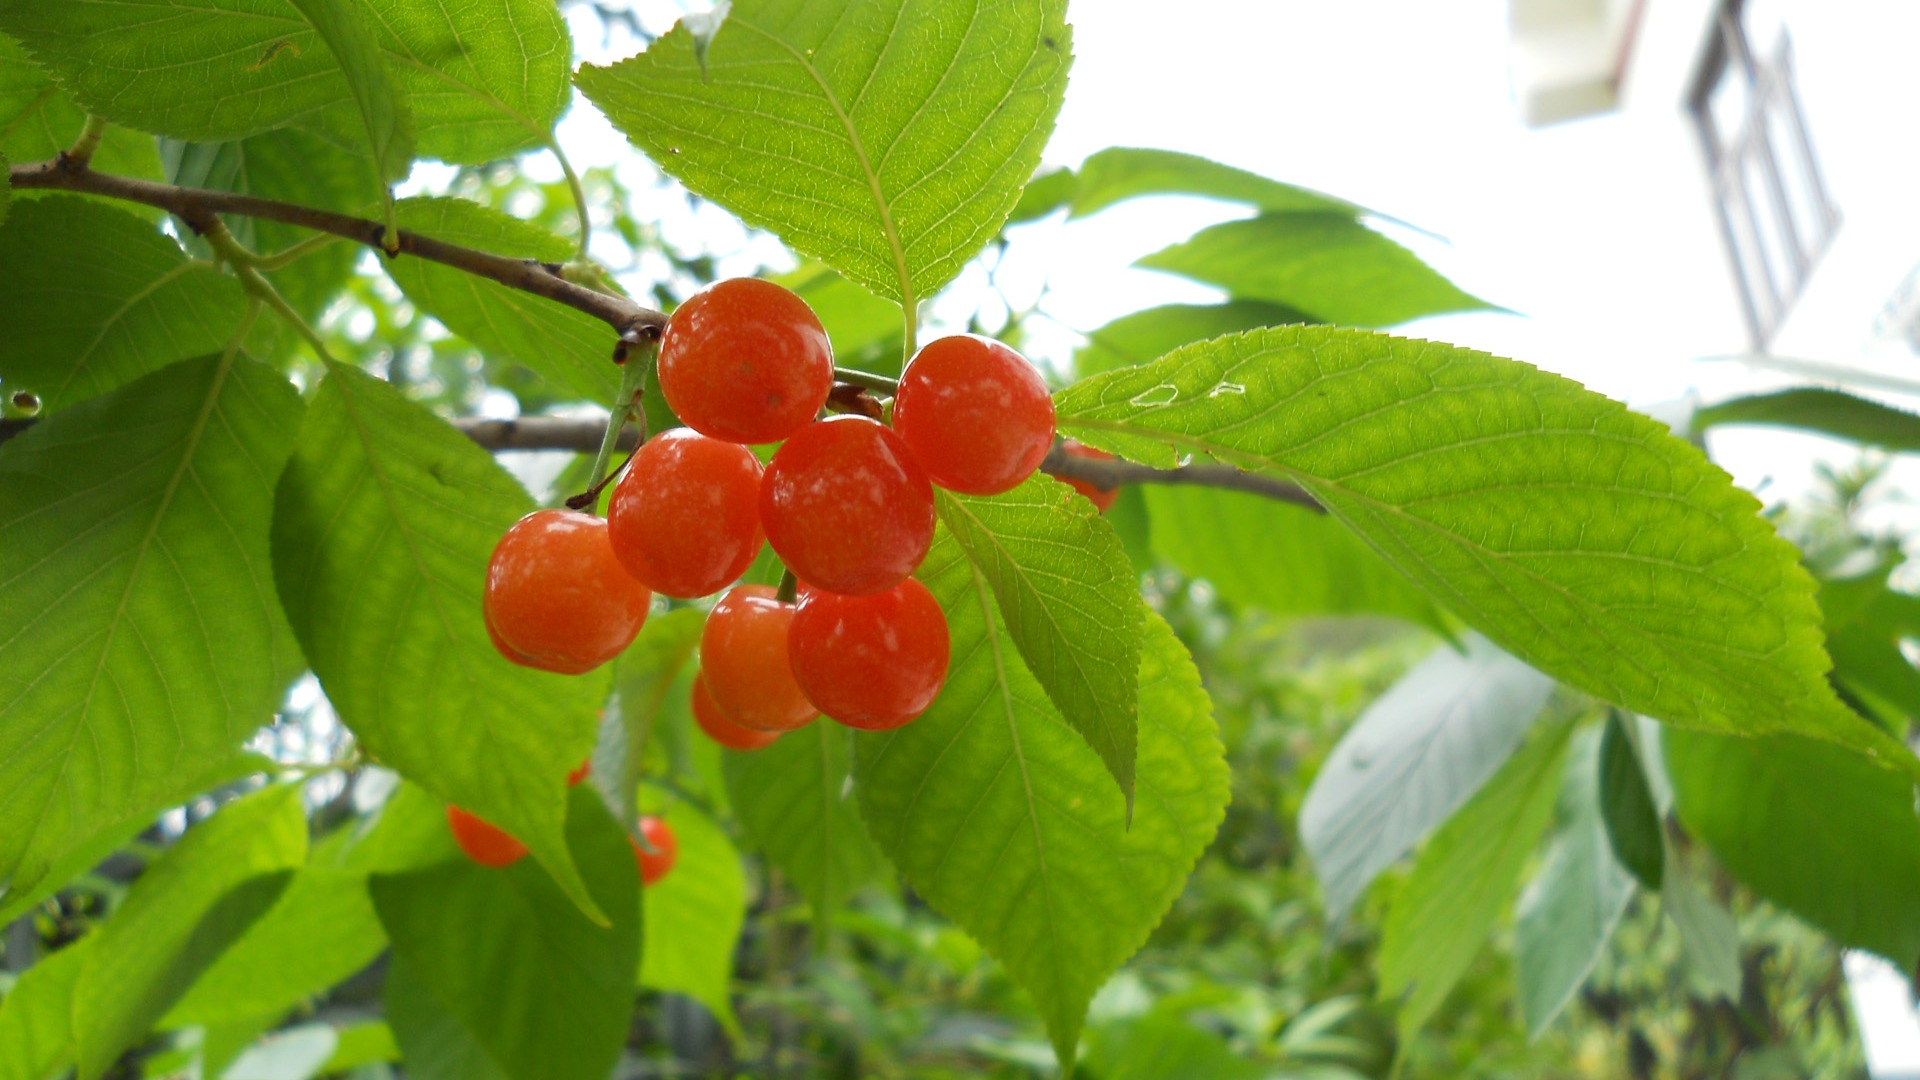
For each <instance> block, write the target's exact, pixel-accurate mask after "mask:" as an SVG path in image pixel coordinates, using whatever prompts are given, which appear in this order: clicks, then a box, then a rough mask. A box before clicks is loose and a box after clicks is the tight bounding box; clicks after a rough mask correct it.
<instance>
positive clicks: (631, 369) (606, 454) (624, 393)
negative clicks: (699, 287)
mask: <svg viewBox="0 0 1920 1080" xmlns="http://www.w3.org/2000/svg"><path fill="white" fill-rule="evenodd" d="M614 356H615V358H616V359H617V360H618V361H619V363H620V392H619V393H618V394H617V395H615V397H614V399H613V409H612V411H610V412H609V413H608V414H607V430H606V433H605V434H603V435H602V436H601V437H600V452H599V453H598V454H596V455H594V459H593V471H592V472H591V473H590V474H588V475H590V476H591V477H592V478H593V479H592V481H591V482H589V483H588V484H587V490H585V491H583V492H581V493H580V494H578V495H575V496H573V497H572V498H570V499H568V500H567V506H568V507H569V508H571V509H574V510H586V511H588V512H589V513H591V512H592V510H591V508H592V507H593V505H594V504H595V503H597V502H599V500H600V492H601V491H603V490H605V489H606V486H607V484H609V483H610V482H612V480H613V478H614V477H615V476H618V475H619V470H614V471H613V472H608V471H607V466H608V465H609V464H611V463H612V462H613V450H614V447H615V446H617V445H618V444H619V442H620V431H621V429H623V428H625V427H626V426H627V422H628V421H629V420H637V421H639V422H640V423H641V424H643V425H644V424H645V423H646V420H645V418H644V417H645V414H644V413H642V412H641V411H640V387H641V384H642V383H643V382H644V381H645V380H646V377H647V368H648V367H649V366H650V365H652V363H653V352H652V350H647V351H646V352H644V353H642V354H641V355H640V356H639V357H637V358H636V357H634V356H631V355H630V354H629V346H628V343H627V342H626V341H622V342H621V343H620V344H619V346H617V347H616V348H615V349H614ZM646 434H647V433H646V431H645V430H644V429H643V430H642V431H641V432H640V441H641V442H645V441H646ZM627 460H628V461H631V460H633V455H632V454H629V455H627ZM622 467H623V468H624V467H625V466H624V465H623V466H622Z"/></svg>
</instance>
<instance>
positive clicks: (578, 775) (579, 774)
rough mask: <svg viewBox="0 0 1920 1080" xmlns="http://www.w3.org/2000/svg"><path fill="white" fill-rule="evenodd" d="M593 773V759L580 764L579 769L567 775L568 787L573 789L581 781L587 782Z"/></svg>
mask: <svg viewBox="0 0 1920 1080" xmlns="http://www.w3.org/2000/svg"><path fill="white" fill-rule="evenodd" d="M592 773H593V759H592V758H588V759H587V760H585V761H583V762H581V763H580V767H579V768H577V769H575V770H573V771H572V772H570V773H568V774H567V786H568V787H572V786H574V785H575V784H578V783H579V782H580V781H582V780H585V779H586V778H587V777H588V776H589V775H591V774H592Z"/></svg>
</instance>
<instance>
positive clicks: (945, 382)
mask: <svg viewBox="0 0 1920 1080" xmlns="http://www.w3.org/2000/svg"><path fill="white" fill-rule="evenodd" d="M893 430H894V431H896V432H898V433H899V434H900V438H901V439H903V440H905V442H906V444H907V447H908V449H910V450H912V451H913V456H914V458H915V459H916V460H917V461H919V462H920V465H921V466H922V467H923V468H925V469H926V470H927V476H928V477H930V478H931V479H932V480H933V482H934V483H936V484H939V485H940V486H941V487H943V488H946V489H947V490H949V491H960V492H965V493H967V494H969V495H998V494H1000V493H1001V492H1003V491H1011V490H1012V489H1014V488H1016V487H1018V486H1020V482H1021V481H1022V480H1025V479H1026V478H1027V477H1029V476H1032V475H1033V472H1034V470H1035V469H1038V468H1039V467H1040V461H1041V459H1043V458H1045V457H1046V456H1047V451H1048V450H1049V449H1050V448H1051V447H1052V446H1053V397H1052V396H1051V395H1049V394H1048V393H1047V384H1046V380H1044V379H1042V378H1041V377H1040V372H1039V370H1038V369H1037V368H1035V367H1034V366H1033V365H1032V364H1029V363H1027V361H1026V358H1025V357H1023V356H1021V355H1020V354H1019V353H1017V352H1014V351H1013V350H1012V349H1010V348H1008V347H1006V346H1005V345H1002V344H1001V343H1000V342H998V341H994V340H993V339H991V338H985V337H980V336H978V335H976V334H954V335H952V336H951V337H943V338H940V339H938V340H935V341H931V342H928V343H927V345H926V347H925V348H923V349H921V350H920V352H919V353H918V354H917V355H915V356H914V358H913V360H912V361H911V362H909V363H908V364H907V369H906V371H905V372H904V373H902V374H901V376H900V390H899V392H898V393H896V394H895V395H894V399H893Z"/></svg>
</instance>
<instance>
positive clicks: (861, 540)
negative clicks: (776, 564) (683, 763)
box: [455, 278, 1114, 861]
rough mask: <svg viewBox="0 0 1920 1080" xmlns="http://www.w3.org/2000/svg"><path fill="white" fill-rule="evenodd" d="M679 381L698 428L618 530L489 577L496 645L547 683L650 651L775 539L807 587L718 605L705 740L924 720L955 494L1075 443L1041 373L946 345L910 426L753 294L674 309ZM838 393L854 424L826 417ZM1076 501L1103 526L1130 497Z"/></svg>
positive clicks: (564, 543)
mask: <svg viewBox="0 0 1920 1080" xmlns="http://www.w3.org/2000/svg"><path fill="white" fill-rule="evenodd" d="M658 375H659V385H660V390H661V392H662V393H663V394H664V395H665V396H666V400H667V404H668V405H669V406H671V407H672V408H673V410H674V412H675V413H676V414H677V415H678V416H679V417H680V419H681V421H682V422H683V423H685V424H686V427H684V428H674V429H672V430H669V431H665V432H662V433H660V434H659V435H656V436H654V437H653V438H652V439H650V440H648V441H647V442H646V443H645V444H644V445H642V446H641V447H640V449H639V450H638V451H637V452H635V454H634V455H633V458H632V460H631V461H630V462H629V463H628V466H627V468H626V470H625V472H624V473H623V474H622V475H621V476H620V478H619V480H618V482H617V484H616V485H615V487H614V490H613V494H612V497H611V499H610V501H609V504H608V508H607V517H606V518H605V519H604V520H603V519H601V518H599V517H596V516H593V515H592V514H586V513H579V512H576V511H571V510H537V511H535V512H533V513H531V514H528V515H527V516H526V517H524V518H522V519H521V520H520V521H519V522H517V523H515V524H514V526H513V527H512V528H511V529H509V530H508V531H507V534H506V535H505V536H504V537H502V538H501V540H500V543H499V545H498V546H497V547H496V548H495V549H494V553H493V559H492V562H491V563H490V564H489V566H488V570H487V589H486V602H485V609H486V618H487V629H488V632H489V633H490V634H491V635H492V637H493V643H494V645H495V646H496V647H497V648H498V649H499V650H500V652H501V653H502V654H503V655H504V656H506V657H507V659H509V660H512V661H514V662H515V663H519V664H524V665H527V666H529V667H535V668H540V669H543V670H546V671H556V672H564V673H571V674H578V673H581V672H585V671H589V670H591V669H593V668H595V667H598V666H599V665H601V664H603V663H605V662H606V661H608V660H610V659H612V658H613V657H615V656H617V655H619V654H620V652H621V651H622V650H624V649H625V648H626V647H627V645H628V644H629V643H630V642H632V640H633V638H634V636H635V635H636V634H638V633H639V631H640V627H641V625H642V624H643V623H644V622H645V621H646V617H647V609H648V606H649V604H650V603H651V600H652V594H653V593H655V592H658V593H660V594H662V595H665V596H671V597H678V598H684V599H692V598H695V597H702V596H708V595H711V594H713V593H716V592H719V591H720V590H721V589H723V588H726V587H727V586H728V585H731V584H732V583H733V582H735V581H737V580H739V578H740V577H741V575H743V574H744V573H745V572H746V571H747V569H748V567H749V566H750V565H751V564H752V563H753V561H754V559H755V557H756V556H757V555H758V554H759V552H760V549H761V546H762V544H763V543H767V544H771V545H772V547H773V550H774V553H775V554H776V555H778V556H779V557H780V560H781V561H782V563H784V564H785V566H786V568H787V570H788V572H789V574H790V575H791V579H792V580H791V583H790V585H789V587H788V588H787V589H786V590H784V593H783V591H782V590H775V589H773V588H771V587H768V586H764V585H736V586H734V587H733V588H731V589H729V590H728V591H727V592H726V594H725V595H724V596H722V597H721V598H720V599H719V601H718V602H717V603H715V604H714V606H713V609H712V611H711V613H710V614H709V615H708V616H707V621H706V625H705V627H704V629H703V631H702V634H701V638H700V659H701V670H700V672H699V674H698V676H697V677H696V679H695V680H694V684H693V691H692V694H693V699H692V709H693V715H694V718H695V720H696V721H697V722H698V723H699V725H700V727H701V728H702V729H703V730H704V731H705V732H706V733H707V734H708V735H709V736H711V737H712V738H713V739H714V740H715V741H716V742H718V743H720V744H721V745H723V746H726V747H729V748H732V749H735V750H755V749H759V748H761V747H764V746H766V745H768V744H769V743H771V742H773V741H774V740H775V739H777V738H779V737H780V735H781V734H782V733H783V732H787V731H792V730H794V729H796V728H799V727H802V726H804V725H806V724H808V723H810V722H812V721H813V720H814V719H815V718H816V717H818V716H819V715H821V714H823V713H824V714H825V715H827V716H828V717H830V718H832V719H834V720H836V721H839V722H840V723H842V724H845V725H847V726H849V727H854V728H861V729H864V730H869V731H884V730H888V729H891V728H896V727H899V726H900V725H902V724H905V723H907V722H909V721H911V720H913V719H914V718H915V717H917V716H919V715H920V714H921V713H922V712H923V711H925V709H926V708H927V707H928V706H929V705H931V704H932V703H933V700H934V698H935V696H936V695H938V694H939V692H940V688H941V686H942V684H943V683H944V682H945V680H946V675H947V662H948V651H949V642H948V633H947V620H946V615H945V613H944V612H942V611H941V609H940V605H939V603H938V601H936V600H935V599H934V597H933V595H932V593H930V592H928V590H927V588H926V586H924V585H922V584H921V583H920V582H918V581H916V580H914V578H913V577H912V574H913V572H914V570H915V569H916V568H917V567H918V566H919V565H920V562H921V560H922V559H923V558H925V556H926V554H927V549H928V547H929V546H930V545H931V544H932V541H933V530H934V501H933V488H934V485H936V484H937V485H939V486H940V487H942V488H945V489H947V490H950V491H957V492H962V493H966V494H973V495H994V494H998V493H1000V492H1004V491H1008V490H1010V489H1012V488H1014V487H1016V486H1018V485H1019V484H1020V483H1021V482H1022V481H1024V480H1025V479H1026V478H1027V477H1028V476H1030V475H1032V474H1033V472H1034V471H1035V470H1036V469H1037V468H1039V466H1040V463H1041V460H1042V459H1044V458H1045V457H1046V455H1047V452H1048V450H1049V449H1050V448H1051V447H1052V445H1053V439H1054V412H1053V400H1052V398H1051V397H1050V396H1049V394H1048V393H1047V387H1046V383H1045V382H1044V381H1043V380H1042V379H1041V377H1040V373H1039V372H1038V371H1037V370H1036V369H1035V368H1034V367H1033V365H1031V364H1029V363H1028V362H1027V361H1026V359H1025V358H1023V357H1022V356H1021V355H1020V354H1019V353H1017V352H1015V351H1014V350H1012V349H1010V348H1008V347H1007V346H1005V345H1003V344H1001V343H999V342H997V341H993V340H990V339H988V338H984V337H978V336H975V335H970V334H963V335H955V336H951V337H944V338H941V339H939V340H937V341H934V342H932V343H930V344H928V345H927V346H926V347H924V348H922V349H921V350H920V351H919V352H918V353H917V354H916V355H915V356H914V357H913V359H912V360H911V361H910V362H909V363H908V365H907V367H906V370H905V371H904V372H903V374H902V377H901V379H900V382H899V386H898V388H897V390H895V391H894V393H893V400H892V406H891V425H889V424H887V423H883V422H881V420H880V419H878V418H877V417H885V416H887V415H888V414H887V411H886V410H885V409H884V408H883V407H881V406H880V403H879V402H877V401H875V400H874V399H873V398H871V397H869V396H867V395H866V393H865V392H864V391H862V390H861V389H860V388H859V387H856V386H851V385H843V386H842V387H840V388H839V389H838V390H836V388H835V378H834V367H833V350H832V347H831V345H830V344H829V343H828V340H827V333H826V330H825V328H824V327H822V326H821V324H820V320H819V318H818V317H816V316H815V315H814V313H813V310H812V309H811V308H809V307H808V306H807V304H806V302H805V301H804V300H802V299H801V298H800V297H799V296H796V295H795V294H794V293H792V292H790V291H788V290H787V289H784V288H782V287H780V286H778V285H775V284H773V283H771V282H767V281H761V280H758V279H754V278H735V279H732V280H728V281H722V282H719V283H717V284H714V285H712V286H709V287H708V288H706V289H704V290H702V291H701V292H699V293H696V294H695V295H694V296H692V297H690V298H689V299H688V300H687V301H686V302H685V303H683V304H681V305H680V307H679V308H677V309H676V310H675V311H674V313H673V315H672V317H671V318H670V319H669V320H668V323H667V327H666V330H665V331H664V333H663V334H662V336H661V340H660V355H659V368H658ZM830 397H831V398H832V403H833V408H834V409H835V410H840V411H836V412H834V413H833V414H831V415H828V416H826V417H825V418H824V419H816V418H817V417H819V416H820V415H821V413H822V411H823V410H826V409H828V406H829V398H830ZM768 443H780V444H781V445H780V447H779V449H778V450H777V451H776V452H775V453H774V454H773V456H772V459H771V461H769V462H768V463H767V464H766V465H765V466H764V467H763V466H762V465H761V462H760V459H759V457H757V456H756V455H755V454H754V452H753V450H752V449H751V448H750V447H752V446H753V445H757V444H768ZM1069 452H1075V453H1080V454H1083V455H1086V456H1095V455H1097V456H1102V457H1104V456H1106V455H1104V454H1100V453H1099V452H1098V451H1093V450H1089V449H1086V448H1084V447H1077V446H1070V448H1069ZM1075 486H1076V487H1079V488H1080V489H1081V490H1082V491H1083V492H1085V493H1086V494H1087V495H1088V497H1089V498H1092V499H1094V500H1095V502H1096V504H1097V505H1101V509H1103V510H1104V509H1105V505H1104V504H1102V500H1105V502H1106V503H1110V502H1111V501H1112V498H1113V494H1114V493H1113V492H1111V491H1106V490H1102V489H1100V488H1096V487H1093V486H1092V485H1085V484H1079V483H1076V485H1075ZM481 824H484V823H481ZM455 831H456V835H458V834H459V831H460V830H459V829H458V828H456V830H455ZM502 835H504V834H502ZM508 839H509V840H511V838H510V837H509V838H508ZM471 850H472V849H471V848H470V849H469V851H470V852H471ZM475 857H476V858H478V857H479V856H478V855H476V856H475ZM482 861H485V860H482Z"/></svg>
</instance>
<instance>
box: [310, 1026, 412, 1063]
mask: <svg viewBox="0 0 1920 1080" xmlns="http://www.w3.org/2000/svg"><path fill="white" fill-rule="evenodd" d="M398 1060H400V1048H399V1046H397V1045H396V1044H395V1043H394V1041H393V1029H392V1028H390V1027H388V1026H387V1025H386V1024H383V1023H381V1022H380V1021H378V1020H369V1021H367V1022H366V1023H362V1024H349V1025H347V1026H346V1027H342V1028H335V1029H334V1045H333V1056H332V1057H330V1058H328V1059H327V1062H326V1064H325V1065H323V1066H321V1068H320V1072H321V1074H322V1075H325V1076H332V1075H334V1074H336V1073H343V1072H347V1071H348V1070H350V1069H357V1068H359V1067H360V1066H362V1065H372V1064H374V1063H376V1062H383V1061H398Z"/></svg>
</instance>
